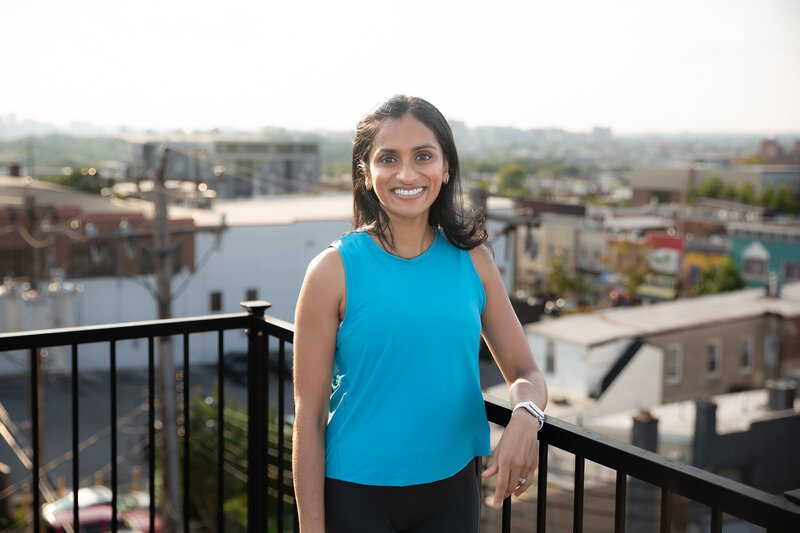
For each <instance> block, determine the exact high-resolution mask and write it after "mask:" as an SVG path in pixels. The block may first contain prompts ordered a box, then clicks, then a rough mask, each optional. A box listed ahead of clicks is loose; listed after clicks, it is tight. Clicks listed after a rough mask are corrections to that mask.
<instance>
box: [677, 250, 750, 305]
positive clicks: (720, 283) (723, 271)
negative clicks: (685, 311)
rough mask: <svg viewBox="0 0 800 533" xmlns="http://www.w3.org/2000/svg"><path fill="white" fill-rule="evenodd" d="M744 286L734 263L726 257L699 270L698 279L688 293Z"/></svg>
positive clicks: (717, 291)
mask: <svg viewBox="0 0 800 533" xmlns="http://www.w3.org/2000/svg"><path fill="white" fill-rule="evenodd" d="M744 286H745V283H744V280H743V279H742V277H741V275H739V268H738V267H737V266H736V263H734V262H733V259H731V258H730V257H726V258H725V259H724V260H723V262H722V263H721V264H720V265H719V266H717V267H715V266H709V267H706V268H704V269H702V270H701V271H700V279H699V280H698V281H697V283H696V284H695V285H694V286H693V287H692V289H691V291H690V294H691V295H692V296H699V295H701V294H717V293H720V292H726V291H735V290H737V289H742V288H744Z"/></svg>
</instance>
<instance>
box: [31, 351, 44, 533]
mask: <svg viewBox="0 0 800 533" xmlns="http://www.w3.org/2000/svg"><path fill="white" fill-rule="evenodd" d="M31 421H32V425H31V440H32V441H33V442H32V443H31V444H32V446H33V461H32V465H31V477H32V486H33V490H31V495H32V496H33V507H32V509H33V531H34V533H39V531H40V526H41V519H40V518H39V516H40V512H39V509H41V507H42V502H41V498H40V497H39V461H40V459H41V458H40V457H39V454H40V453H42V452H41V448H40V446H39V444H40V443H39V349H38V348H31Z"/></svg>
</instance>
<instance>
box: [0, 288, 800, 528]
mask: <svg viewBox="0 0 800 533" xmlns="http://www.w3.org/2000/svg"><path fill="white" fill-rule="evenodd" d="M243 305H244V306H245V307H246V308H247V309H248V312H246V313H237V314H229V315H216V316H207V317H194V318H183V319H170V320H157V321H149V322H140V323H130V324H114V325H106V326H92V327H79V328H66V329H58V330H47V331H36V332H23V333H11V334H4V335H0V352H9V351H15V350H25V351H27V354H28V359H29V363H30V376H29V378H30V379H29V381H30V418H31V426H30V427H31V431H30V434H31V450H30V455H31V460H30V464H31V466H30V474H29V475H30V477H29V479H30V480H31V484H32V486H33V487H34V489H33V491H32V509H33V510H34V511H33V512H32V513H31V516H30V517H29V520H28V526H27V527H28V530H31V529H32V530H33V531H34V532H35V533H38V532H39V531H41V530H42V524H41V518H40V516H39V515H40V512H39V509H41V505H42V503H43V498H42V495H43V494H46V491H45V489H46V487H45V485H44V484H43V483H42V479H43V478H42V474H43V473H42V471H41V469H42V466H41V465H42V457H41V456H40V450H39V444H38V442H39V437H40V435H39V431H40V425H41V424H42V420H41V419H40V415H39V407H40V406H39V387H40V372H41V369H40V364H39V361H40V357H39V351H40V350H41V349H43V348H47V347H52V346H68V347H69V348H70V354H71V369H70V370H71V377H70V380H71V385H70V387H71V388H70V390H71V402H70V405H71V428H72V429H71V431H72V435H71V446H72V453H71V460H72V465H71V466H72V490H73V491H74V493H77V491H78V489H79V488H80V486H79V485H80V463H79V459H80V454H79V447H80V443H79V438H78V427H79V423H78V422H79V419H80V412H81V411H80V408H81V405H80V403H79V397H80V389H79V381H78V377H79V375H80V362H81V353H80V348H81V347H82V346H83V345H86V344H90V343H107V344H108V360H109V386H110V388H109V394H110V398H109V403H110V427H111V430H110V437H111V438H110V447H111V451H110V453H111V458H112V464H111V487H110V488H111V490H112V494H113V500H112V502H111V507H112V513H113V515H112V527H111V529H112V531H117V529H118V528H119V527H120V526H119V520H118V516H117V497H118V492H119V491H118V488H119V487H118V483H119V478H118V467H117V464H116V463H117V452H118V449H117V448H118V429H117V425H118V413H117V394H118V392H117V353H116V346H117V343H118V342H120V341H124V340H129V339H147V348H146V354H145V357H143V361H142V364H143V365H146V367H147V411H148V419H147V420H148V421H147V440H148V443H147V450H148V452H147V461H148V478H149V479H148V482H149V485H148V490H149V496H150V508H149V517H150V529H151V531H153V530H154V523H155V517H156V496H157V495H156V490H155V487H156V477H155V476H156V474H155V472H156V454H155V450H156V448H157V442H156V437H157V434H156V431H157V429H156V428H157V417H156V403H157V400H158V397H157V394H156V366H155V343H156V340H157V339H161V338H171V337H181V338H182V341H183V357H182V359H183V369H182V374H183V376H182V378H183V383H182V387H183V388H182V390H181V391H180V392H181V394H182V400H183V408H182V414H183V417H184V420H183V424H182V427H183V431H184V432H183V447H182V452H183V456H182V462H181V466H182V468H181V480H182V482H181V487H182V489H183V494H184V497H183V501H182V502H181V505H182V509H183V512H182V517H183V519H182V520H183V523H182V524H179V526H182V528H183V530H184V531H189V528H190V523H189V520H190V502H189V500H190V498H189V497H187V496H186V495H188V494H190V491H191V487H192V484H191V481H192V478H191V475H192V472H191V468H190V453H191V443H192V434H191V432H190V423H189V422H190V420H189V417H190V414H191V413H190V409H189V405H190V402H191V398H190V396H189V383H190V379H191V377H192V372H191V368H192V366H191V357H190V355H191V352H192V350H191V344H190V343H191V339H192V336H193V335H194V334H198V333H207V332H216V333H217V342H216V354H217V359H216V373H217V376H218V378H219V379H218V385H217V391H216V398H215V399H214V401H215V402H216V406H217V412H216V424H217V425H218V428H219V430H218V432H217V435H218V438H217V442H216V478H217V483H216V491H217V494H216V500H215V501H216V508H215V509H214V514H215V515H216V523H217V531H220V532H224V530H225V523H226V518H225V510H224V509H223V494H224V481H225V461H224V457H225V454H226V450H225V443H224V438H225V437H224V433H225V428H226V413H225V403H226V388H225V379H223V378H224V377H225V374H226V369H225V365H224V354H225V343H224V335H223V333H224V332H226V331H230V330H242V329H244V330H246V331H247V337H248V349H247V351H248V356H247V375H248V378H247V379H248V385H247V407H248V408H247V443H248V445H247V454H246V455H247V456H246V470H247V476H246V482H247V502H248V504H247V520H246V522H247V526H248V527H247V529H248V531H258V532H262V531H270V530H276V531H284V530H293V531H297V530H298V527H297V515H296V506H295V505H294V495H293V490H292V483H291V458H290V454H291V443H290V442H288V441H287V431H286V428H287V420H286V416H285V411H286V408H287V406H286V404H285V401H286V400H285V394H286V392H287V391H286V390H285V387H286V386H287V384H286V380H285V379H283V377H284V376H285V375H286V371H287V368H288V364H289V363H288V362H287V358H288V353H287V349H286V348H287V347H286V345H287V344H291V343H292V341H293V337H294V327H293V325H292V324H290V323H288V322H284V321H281V320H278V319H275V318H272V317H268V316H265V314H264V312H265V309H267V307H268V306H269V304H267V303H266V302H245V303H243ZM272 341H277V343H278V344H277V346H278V349H277V369H276V370H277V372H278V378H279V379H277V380H273V382H277V387H278V391H277V399H276V400H274V402H273V405H272V407H273V408H274V410H275V413H276V414H275V421H274V422H271V421H270V418H271V415H270V406H271V405H270V391H269V385H270V382H271V381H270V379H269V372H270V362H269V360H268V358H269V355H270V352H271V347H270V342H272ZM275 404H276V405H275ZM485 404H486V410H487V415H488V417H489V420H490V422H492V423H495V424H498V425H500V426H505V425H506V424H507V423H508V420H509V419H510V416H511V411H510V410H509V409H508V405H504V404H503V402H501V401H498V400H496V399H493V398H490V397H485ZM539 438H540V447H539V468H538V482H537V489H538V492H537V494H536V496H535V497H536V517H535V525H536V531H537V532H539V533H544V532H545V530H546V529H545V528H546V526H547V510H548V503H547V497H548V472H549V471H550V470H549V468H548V458H549V451H550V448H554V449H559V450H563V451H564V452H567V453H570V454H572V455H574V471H573V474H572V475H573V476H574V491H573V495H572V500H573V501H572V530H573V531H575V532H579V531H582V530H583V523H584V485H585V477H584V472H585V464H586V461H592V462H595V463H597V464H600V465H604V466H605V467H608V468H610V469H612V470H614V471H615V472H616V480H615V483H614V488H615V499H614V524H615V525H614V531H616V532H624V531H625V528H626V506H627V502H628V496H629V491H628V486H629V481H628V477H630V478H631V479H638V480H642V481H644V482H647V483H650V484H652V485H653V486H655V487H656V488H657V489H660V491H661V507H660V518H659V524H660V531H662V532H669V531H670V530H671V526H672V524H671V510H672V508H673V495H680V496H682V497H685V498H688V499H689V500H691V501H692V502H694V504H695V505H703V506H707V507H708V508H709V509H710V517H711V518H710V530H711V531H712V532H721V531H722V522H723V521H722V519H723V513H727V514H729V515H733V516H736V517H739V518H741V519H743V520H745V521H747V522H750V523H752V524H755V525H758V526H761V527H764V528H766V529H767V531H768V532H770V533H772V532H784V531H785V532H790V531H791V532H797V531H800V506H798V505H796V504H795V503H793V502H791V501H789V500H788V499H786V498H785V497H783V496H781V495H773V494H768V493H765V492H763V491H760V490H757V489H754V488H751V487H748V486H746V485H743V484H741V483H737V482H735V481H731V480H729V479H726V478H723V477H720V476H717V475H715V474H712V473H709V472H705V471H703V470H699V469H697V468H694V467H691V466H687V465H685V464H682V463H679V462H676V461H673V460H670V459H668V458H665V457H662V456H660V455H657V454H655V453H652V452H648V451H645V450H642V449H640V448H637V447H634V446H631V445H629V444H625V443H622V442H619V441H616V440H613V439H610V438H608V437H605V436H603V435H599V434H597V433H594V432H592V431H589V430H586V429H584V428H580V427H577V426H574V425H571V424H568V423H565V422H563V421H561V420H558V419H554V418H550V417H548V419H547V423H546V424H545V427H544V428H543V429H542V430H541V432H540V434H539ZM265 473H266V474H265ZM0 491H2V487H0ZM2 497H3V495H2V492H0V500H2ZM268 502H271V503H270V504H268ZM0 503H2V502H1V501H0ZM72 522H73V524H74V526H75V530H77V529H78V526H79V523H80V515H79V508H78V506H77V502H74V504H73V506H72ZM501 522H502V523H501V525H500V529H501V531H503V532H507V531H510V530H511V500H510V499H508V500H506V501H505V502H504V504H503V510H502V519H501ZM531 522H534V520H533V519H532V520H531ZM526 527H527V525H526Z"/></svg>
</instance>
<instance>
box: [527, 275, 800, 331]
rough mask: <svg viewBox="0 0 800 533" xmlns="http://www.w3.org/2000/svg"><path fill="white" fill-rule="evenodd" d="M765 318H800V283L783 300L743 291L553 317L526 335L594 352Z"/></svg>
mask: <svg viewBox="0 0 800 533" xmlns="http://www.w3.org/2000/svg"><path fill="white" fill-rule="evenodd" d="M765 313H774V314H777V315H781V316H783V317H786V318H794V317H799V316H800V282H794V283H787V284H786V285H784V286H783V287H782V289H781V296H780V298H771V297H768V296H766V295H765V294H764V290H763V289H760V288H759V289H743V290H739V291H731V292H726V293H722V294H714V295H710V296H699V297H697V298H684V299H681V300H674V301H669V302H660V303H655V304H650V305H645V306H637V307H615V308H611V309H602V310H599V311H595V312H594V313H582V314H576V315H568V316H564V317H559V318H552V319H548V320H544V321H542V322H536V323H533V324H529V325H527V326H526V327H525V331H526V332H527V333H528V334H529V335H541V336H544V337H547V338H549V339H554V340H560V341H565V342H569V343H573V344H578V345H582V346H587V347H591V346H597V345H601V344H605V343H607V342H611V341H615V340H619V339H623V338H630V337H635V336H646V335H650V334H654V333H666V332H669V331H676V330H681V329H684V328H695V327H698V326H702V325H710V324H716V323H721V322H729V321H733V320H739V319H743V318H749V317H755V316H759V315H763V314H765Z"/></svg>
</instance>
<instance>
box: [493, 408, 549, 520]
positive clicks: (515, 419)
mask: <svg viewBox="0 0 800 533" xmlns="http://www.w3.org/2000/svg"><path fill="white" fill-rule="evenodd" d="M538 432H539V421H538V420H537V419H536V418H534V417H533V416H531V415H530V414H529V413H527V412H525V410H524V409H518V410H517V411H516V412H515V413H514V414H512V415H511V420H510V421H509V422H508V426H506V429H505V431H503V435H502V437H500V442H498V443H497V447H496V448H495V450H494V454H492V459H491V461H490V462H489V466H488V467H487V468H486V470H484V471H483V473H482V474H481V477H482V478H484V479H485V478H489V477H492V476H494V475H495V474H497V488H496V489H495V491H494V502H493V506H494V507H495V508H496V509H499V508H500V507H501V506H502V505H503V500H505V499H506V498H508V497H509V496H511V495H512V494H513V495H514V496H519V495H520V494H522V493H523V492H525V491H526V490H528V487H530V486H531V484H532V483H533V474H534V472H535V471H536V466H537V464H538V462H539V454H538V448H539V447H538ZM523 480H524V482H523Z"/></svg>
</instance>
